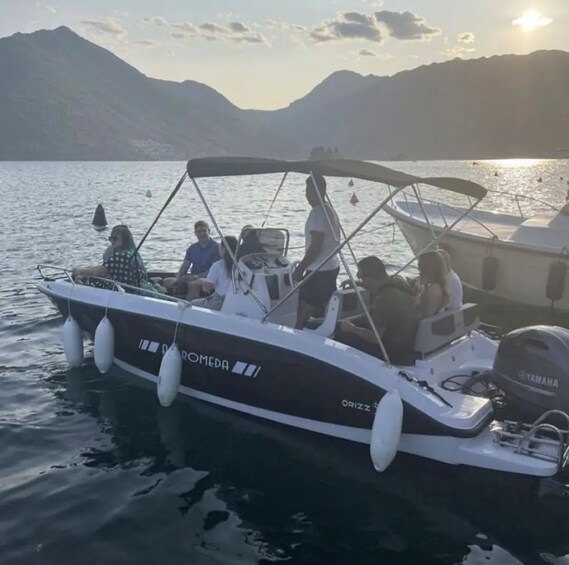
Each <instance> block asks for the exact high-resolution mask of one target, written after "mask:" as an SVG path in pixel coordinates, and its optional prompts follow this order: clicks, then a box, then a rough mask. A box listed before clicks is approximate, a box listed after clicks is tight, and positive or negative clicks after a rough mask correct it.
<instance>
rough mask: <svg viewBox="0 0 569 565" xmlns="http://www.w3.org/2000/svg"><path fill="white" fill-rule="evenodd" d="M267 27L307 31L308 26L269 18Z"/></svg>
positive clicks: (266, 23)
mask: <svg viewBox="0 0 569 565" xmlns="http://www.w3.org/2000/svg"><path fill="white" fill-rule="evenodd" d="M265 27H267V28H268V29H284V30H287V31H299V32H306V31H307V28H306V27H305V26H303V25H300V24H291V23H290V22H279V21H276V20H267V21H266V22H265Z"/></svg>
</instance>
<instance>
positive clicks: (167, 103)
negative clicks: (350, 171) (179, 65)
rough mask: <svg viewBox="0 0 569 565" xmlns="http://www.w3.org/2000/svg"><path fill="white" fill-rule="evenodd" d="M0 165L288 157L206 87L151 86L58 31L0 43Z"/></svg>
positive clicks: (289, 149) (279, 143)
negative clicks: (13, 161)
mask: <svg viewBox="0 0 569 565" xmlns="http://www.w3.org/2000/svg"><path fill="white" fill-rule="evenodd" d="M0 76H2V77H3V80H2V81H1V82H0V124H2V133H3V135H2V136H0V159H4V160H9V159H37V160H43V159H45V160H50V159H70V160H73V159H80V160H83V159H94V160H97V159H98V160H114V159H187V158H189V157H196V156H201V155H224V154H239V155H259V156H277V155H278V156H291V155H293V154H294V153H295V148H294V146H295V144H294V143H291V142H289V141H285V140H283V139H280V138H279V137H278V136H276V135H274V134H273V133H271V132H269V131H263V129H262V128H261V127H258V126H255V125H253V124H251V123H249V121H248V120H247V119H244V118H246V116H244V115H242V111H241V110H239V109H238V108H237V107H235V106H234V105H233V104H231V103H230V102H229V101H228V100H227V99H226V98H225V97H223V96H222V95H221V94H219V93H218V92H216V91H215V90H214V89H212V88H210V87H208V86H206V85H203V84H200V83H198V82H194V81H190V80H188V81H185V82H183V83H181V84H180V83H174V82H168V81H161V80H156V79H151V78H148V77H146V76H145V75H143V74H142V73H140V72H139V71H137V70H136V69H135V68H133V67H131V66H130V65H128V64H127V63H125V62H124V61H122V60H121V59H119V58H118V57H116V56H115V55H113V54H112V53H110V52H109V51H107V50H105V49H103V48H101V47H98V46H96V45H94V44H93V43H90V42H89V41H86V40H85V39H82V38H81V37H79V36H78V35H77V34H75V33H74V32H72V31H71V30H70V29H68V28H66V27H60V28H57V29H55V30H53V31H38V32H34V33H31V34H20V33H17V34H15V35H13V36H11V37H8V38H4V39H1V40H0Z"/></svg>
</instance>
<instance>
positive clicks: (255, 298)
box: [190, 177, 268, 321]
mask: <svg viewBox="0 0 569 565" xmlns="http://www.w3.org/2000/svg"><path fill="white" fill-rule="evenodd" d="M190 180H191V181H192V184H193V185H194V187H195V189H196V191H197V193H198V196H199V197H200V200H201V201H202V204H203V205H204V208H205V209H206V212H207V215H208V216H209V219H210V220H211V222H212V224H213V226H214V228H215V231H216V232H217V233H218V235H219V238H220V239H221V241H222V243H223V244H226V243H227V241H226V239H225V236H224V235H223V232H222V231H221V228H220V227H219V224H218V223H217V221H216V219H215V216H214V215H213V213H212V211H211V209H210V207H209V204H208V203H207V201H206V199H205V198H204V195H203V194H202V191H201V189H200V187H199V186H198V183H197V182H196V180H195V179H194V178H193V177H190ZM225 252H226V253H228V254H229V256H230V257H231V261H232V262H233V265H234V267H235V268H236V269H237V272H238V273H239V276H240V277H241V279H242V280H243V282H244V283H245V286H246V287H247V290H248V291H249V292H250V293H251V296H252V297H253V299H254V300H255V302H256V303H257V304H258V305H259V307H260V308H261V310H262V311H263V312H265V318H266V317H267V316H268V313H267V308H266V306H265V305H264V304H263V302H262V300H261V299H260V298H259V297H258V296H257V294H256V293H255V292H254V290H253V289H252V288H251V285H250V284H249V281H248V280H247V277H246V276H245V275H244V273H243V271H242V270H241V268H240V267H239V262H238V261H237V258H236V257H235V254H234V253H233V251H231V249H229V245H225ZM265 318H263V321H264V320H265Z"/></svg>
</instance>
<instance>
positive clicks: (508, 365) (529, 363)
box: [493, 326, 569, 416]
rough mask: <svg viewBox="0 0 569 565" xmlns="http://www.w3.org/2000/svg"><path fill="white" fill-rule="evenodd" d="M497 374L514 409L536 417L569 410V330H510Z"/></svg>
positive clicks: (502, 344)
mask: <svg viewBox="0 0 569 565" xmlns="http://www.w3.org/2000/svg"><path fill="white" fill-rule="evenodd" d="M493 373H494V375H493V378H494V380H495V382H496V384H497V385H498V386H499V387H500V388H501V389H502V390H503V391H504V392H505V393H506V398H507V402H508V406H509V407H510V408H515V409H519V410H522V411H524V412H525V413H526V414H527V415H532V416H534V415H541V414H543V412H545V411H547V410H556V409H557V410H562V411H564V412H569V330H566V329H564V328H560V327H557V326H530V327H527V328H520V329H518V330H514V331H512V332H510V333H508V334H507V335H506V336H504V338H503V339H502V341H501V342H500V345H499V347H498V351H497V353H496V358H495V359H494V366H493Z"/></svg>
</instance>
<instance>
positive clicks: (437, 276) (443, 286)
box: [419, 251, 451, 318]
mask: <svg viewBox="0 0 569 565" xmlns="http://www.w3.org/2000/svg"><path fill="white" fill-rule="evenodd" d="M419 275H420V279H421V282H422V283H423V285H424V288H423V292H422V293H421V297H420V303H419V307H420V312H421V317H422V318H430V317H431V316H434V315H436V314H439V313H440V312H443V311H444V309H445V307H446V304H447V303H448V301H449V300H450V298H451V290H450V285H449V282H448V277H447V273H446V268H445V263H444V261H443V258H442V257H441V256H440V254H439V253H438V252H437V251H427V252H426V253H423V254H422V255H419Z"/></svg>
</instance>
